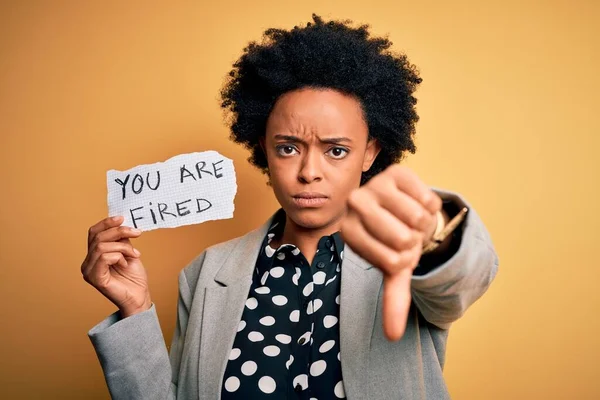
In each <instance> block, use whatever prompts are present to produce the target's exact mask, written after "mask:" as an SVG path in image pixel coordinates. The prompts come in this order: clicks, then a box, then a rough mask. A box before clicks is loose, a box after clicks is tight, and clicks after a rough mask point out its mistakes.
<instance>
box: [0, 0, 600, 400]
mask: <svg viewBox="0 0 600 400" xmlns="http://www.w3.org/2000/svg"><path fill="white" fill-rule="evenodd" d="M599 3H600V2H595V1H566V0H565V1H537V2H532V1H526V2H523V1H471V2H469V1H465V0H459V1H454V2H446V1H437V2H436V1H415V0H413V1H402V0H396V1H380V0H371V1H314V0H305V1H302V2H291V1H273V0H269V1H252V2H246V1H240V0H230V1H226V2H200V1H195V2H193V1H189V2H149V1H127V2H120V1H85V2H84V1H58V0H57V1H38V2H36V1H17V0H15V1H3V2H2V4H1V5H0V135H1V136H0V137H1V139H0V140H1V141H0V194H1V195H0V223H1V230H0V296H1V298H0V312H1V314H0V317H1V324H2V328H1V337H0V339H1V340H0V360H1V361H0V363H1V364H0V398H3V399H13V398H15V399H16V398H23V399H38V398H52V399H59V398H81V399H84V398H85V399H105V398H108V391H107V390H106V387H105V383H104V380H103V376H102V373H101V369H100V365H99V363H98V361H97V359H96V357H95V353H94V352H93V348H92V346H91V344H90V342H89V340H88V338H87V331H88V329H90V328H91V327H92V326H93V325H95V324H96V323H97V322H99V321H100V320H102V319H103V318H104V317H105V316H107V315H108V314H110V313H112V312H113V311H114V307H113V305H112V304H110V303H109V302H108V301H107V300H105V299H104V298H103V297H102V296H101V295H100V294H99V293H97V292H96V291H95V290H94V289H93V288H92V287H91V286H89V285H87V284H86V283H85V282H84V281H83V279H82V278H81V273H80V271H79V267H80V264H81V262H82V260H83V258H84V256H85V253H86V232H87V229H88V227H89V226H90V225H92V224H93V223H95V222H96V221H98V220H100V219H101V218H103V217H105V216H106V214H107V206H106V171H107V170H108V169H112V168H114V169H127V168H131V167H133V166H135V165H138V164H142V163H153V162H157V161H163V160H165V159H167V158H169V157H171V156H174V155H177V154H180V153H186V152H192V151H203V150H211V149H212V150H217V151H219V152H221V153H222V154H224V155H226V156H227V157H230V158H232V159H233V160H234V164H235V167H236V169H237V173H238V184H239V188H238V194H237V197H236V200H235V204H236V211H235V215H234V218H233V219H230V220H222V221H212V222H207V223H204V224H201V225H194V226H187V227H181V228H177V229H162V230H158V231H152V232H147V233H146V234H144V235H143V236H142V238H140V239H139V240H138V241H137V243H136V246H137V248H139V249H140V250H141V251H142V253H143V260H144V263H145V265H146V267H147V269H148V272H149V276H150V282H151V283H150V285H151V292H152V296H153V300H154V302H155V303H156V304H157V308H158V312H159V315H160V319H161V323H162V327H163V331H164V333H165V337H166V339H167V340H168V341H169V342H170V340H171V336H172V331H173V328H174V324H175V310H176V307H175V304H176V298H177V273H178V272H179V270H180V269H181V268H183V267H184V266H185V265H186V264H187V263H188V262H189V261H190V260H191V259H192V258H193V257H194V256H195V255H197V254H198V253H200V252H201V251H202V250H203V249H204V248H205V247H207V246H209V245H212V244H215V243H218V242H221V241H224V240H227V239H230V238H233V237H235V236H238V235H241V234H243V233H245V232H247V231H249V230H250V229H253V228H254V227H256V226H258V225H259V224H262V223H263V222H264V221H265V219H266V218H268V217H269V216H270V215H271V213H272V212H273V211H274V210H275V209H276V208H277V206H278V205H277V203H276V200H275V199H274V197H273V195H272V193H271V190H270V188H269V187H268V186H266V185H265V178H264V177H263V176H261V174H260V173H259V172H258V170H256V169H254V168H252V167H250V166H249V165H248V163H247V161H246V158H247V156H248V153H247V152H246V151H245V150H244V149H242V148H240V147H238V146H236V145H234V144H233V143H232V142H230V141H229V140H228V135H229V133H228V130H227V128H226V126H225V125H224V123H223V120H222V115H221V110H220V108H219V103H218V91H219V89H220V87H221V85H222V83H223V79H224V77H225V76H226V74H227V72H228V71H229V69H230V67H231V64H232V63H233V62H234V61H235V60H236V59H237V57H239V56H240V54H241V52H242V49H243V47H244V46H245V45H246V44H247V43H248V42H249V41H250V40H257V39H260V37H261V33H262V32H263V31H264V30H265V29H266V28H269V27H280V28H286V29H289V28H291V27H293V26H294V25H296V24H303V23H306V22H308V21H309V20H310V17H311V13H313V12H316V13H318V14H320V15H322V16H323V17H324V18H326V19H330V18H335V19H339V18H349V19H352V20H354V21H355V22H356V23H369V24H371V26H372V31H373V33H374V34H377V35H384V34H389V35H390V36H389V37H390V39H391V40H392V41H393V42H394V50H399V51H405V52H406V53H407V54H408V56H409V59H410V60H411V61H412V62H413V63H415V64H416V65H417V66H418V67H419V69H420V71H421V75H422V77H423V83H422V85H421V86H420V88H419V89H418V91H417V94H416V95H417V97H418V99H419V103H418V112H419V115H420V117H421V120H420V121H419V123H418V126H417V136H416V140H417V146H418V152H417V154H415V155H411V156H409V157H408V158H407V160H406V164H407V165H409V166H410V167H411V168H413V169H414V170H415V171H416V172H417V173H418V174H419V175H420V176H421V177H422V179H423V180H424V181H425V182H426V183H428V184H431V185H436V186H440V187H444V188H448V189H451V190H455V191H458V192H459V193H461V194H463V195H464V196H465V197H466V198H467V199H468V201H470V202H471V204H472V205H473V206H474V207H475V208H476V210H477V211H478V212H479V214H480V215H481V216H482V218H483V220H484V222H485V224H486V226H487V228H488V230H489V231H490V233H491V236H492V239H493V241H494V244H495V246H496V249H497V250H498V253H499V257H500V270H499V273H498V276H497V277H496V280H495V281H494V283H493V284H492V286H491V288H490V289H489V291H488V292H487V293H486V294H485V295H484V296H483V297H482V298H481V299H480V300H479V301H477V302H476V303H475V304H474V305H473V306H472V307H471V308H470V309H469V310H468V311H467V313H466V314H465V316H464V317H463V318H462V319H460V320H459V321H457V322H456V323H455V324H454V325H453V327H452V328H451V331H450V335H449V341H448V351H447V364H446V368H445V371H444V374H445V377H446V380H447V383H448V386H449V390H450V392H451V395H452V397H453V398H454V399H598V398H600V372H599V367H598V357H599V356H600V339H599V337H600V324H599V322H598V321H599V318H598V312H599V308H600V307H599V306H600V295H599V292H600V289H599V288H598V284H599V281H600V274H599V272H598V267H599V262H598V256H597V249H598V246H599V244H598V236H597V235H598V234H597V232H598V227H599V225H600V219H599V217H598V215H599V214H600V212H599V211H598V195H599V194H600V190H599V181H600V177H599V175H600V174H599V172H600V162H599V158H600V156H599V155H598V151H599V150H600V146H599V144H600V140H599V138H598V136H599V128H600V124H599V122H598V108H599V106H600V101H599V100H600V96H599V92H600V79H599V78H598V76H599V74H598V71H599V70H600V46H599V43H600V29H599V28H598V25H597V23H598V20H600V7H599V5H598V4H599Z"/></svg>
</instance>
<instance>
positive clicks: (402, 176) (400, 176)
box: [388, 164, 442, 214]
mask: <svg viewBox="0 0 600 400" xmlns="http://www.w3.org/2000/svg"><path fill="white" fill-rule="evenodd" d="M388 168H390V169H391V174H390V175H391V176H392V177H393V178H394V182H395V184H396V187H397V188H398V189H400V190H401V191H403V192H406V193H407V194H408V195H409V196H411V197H412V198H414V199H415V200H416V201H418V202H419V203H421V205H423V207H425V209H427V210H428V211H429V212H430V213H431V214H435V213H436V212H438V211H439V210H441V208H442V199H441V198H440V196H438V195H437V193H435V192H434V191H433V190H432V189H431V188H430V187H429V186H427V185H426V184H425V183H424V182H423V181H422V180H421V178H419V176H417V174H415V173H414V172H413V171H412V170H411V169H410V168H408V167H405V166H404V165H400V164H393V165H391V166H390V167H388Z"/></svg>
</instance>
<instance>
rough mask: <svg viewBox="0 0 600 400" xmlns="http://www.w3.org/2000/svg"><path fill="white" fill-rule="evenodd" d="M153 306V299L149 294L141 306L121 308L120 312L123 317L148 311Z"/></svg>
mask: <svg viewBox="0 0 600 400" xmlns="http://www.w3.org/2000/svg"><path fill="white" fill-rule="evenodd" d="M150 307H152V300H151V299H150V296H149V295H148V296H147V297H146V299H145V300H144V302H143V303H142V305H140V306H134V307H131V306H128V307H121V308H119V314H120V315H121V319H123V318H127V317H131V316H132V315H135V314H139V313H141V312H144V311H147V310H149V309H150Z"/></svg>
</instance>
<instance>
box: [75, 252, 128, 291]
mask: <svg viewBox="0 0 600 400" xmlns="http://www.w3.org/2000/svg"><path fill="white" fill-rule="evenodd" d="M113 265H115V266H119V267H121V268H127V261H126V260H125V257H123V254H122V253H120V252H114V253H103V254H102V255H100V257H98V259H97V260H96V262H95V263H94V265H93V266H92V267H91V268H90V269H89V270H88V271H86V273H85V274H84V277H85V279H86V281H87V282H89V283H90V284H92V285H93V286H95V287H98V288H105V287H106V286H107V285H108V282H109V281H110V267H111V266H113Z"/></svg>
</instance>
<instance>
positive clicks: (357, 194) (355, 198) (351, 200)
mask: <svg viewBox="0 0 600 400" xmlns="http://www.w3.org/2000/svg"><path fill="white" fill-rule="evenodd" d="M360 198H361V190H360V189H355V190H353V191H352V192H350V195H349V196H348V205H349V206H350V207H352V208H354V209H356V208H357V207H358V206H359V204H360Z"/></svg>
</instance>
